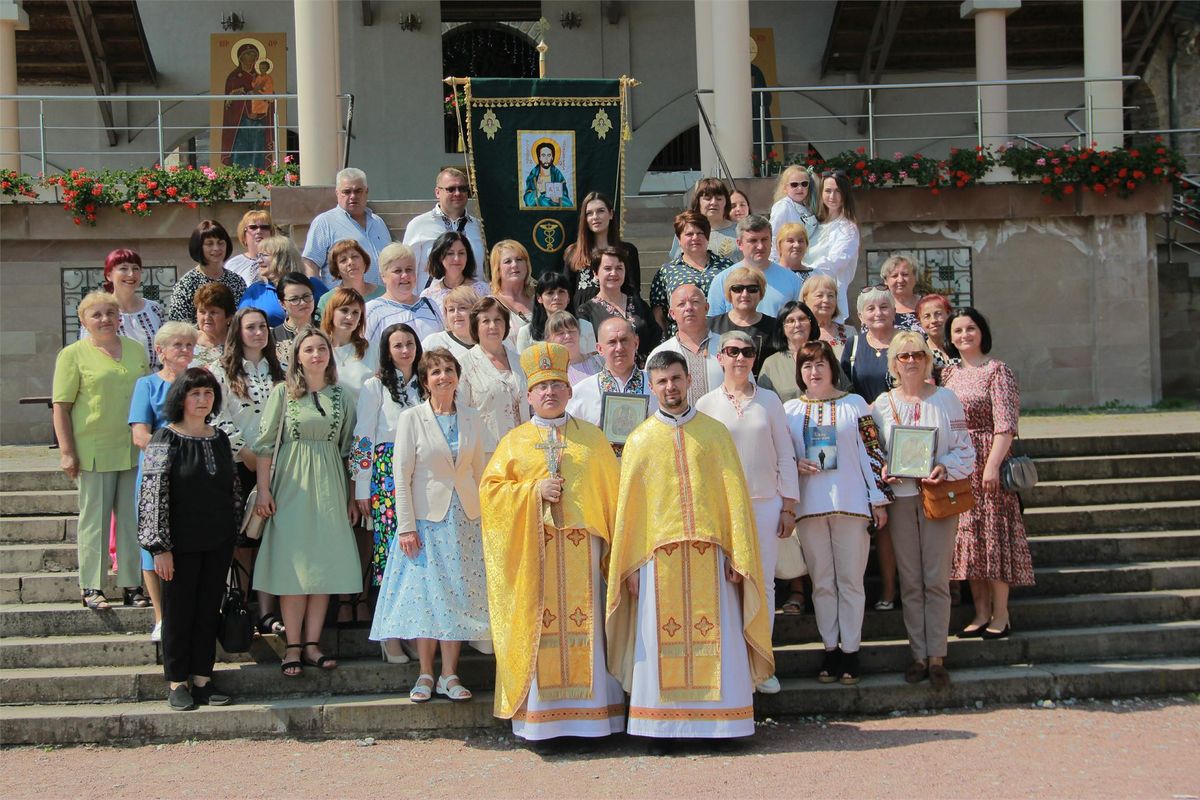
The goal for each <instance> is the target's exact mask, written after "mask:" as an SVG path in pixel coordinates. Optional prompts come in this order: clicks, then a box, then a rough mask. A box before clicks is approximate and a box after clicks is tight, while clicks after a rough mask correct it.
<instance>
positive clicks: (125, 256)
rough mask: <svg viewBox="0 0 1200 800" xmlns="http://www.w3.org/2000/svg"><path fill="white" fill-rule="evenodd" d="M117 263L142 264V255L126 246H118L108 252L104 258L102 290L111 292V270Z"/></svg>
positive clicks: (139, 265)
mask: <svg viewBox="0 0 1200 800" xmlns="http://www.w3.org/2000/svg"><path fill="white" fill-rule="evenodd" d="M118 264H137V265H138V267H141V266H142V257H141V256H139V255H138V254H137V251H136V250H130V249H129V248H128V247H119V248H117V249H116V250H113V251H112V252H111V253H109V254H108V258H106V259H104V291H106V292H111V291H112V290H113V284H112V271H113V270H114V269H116V268H117V265H118Z"/></svg>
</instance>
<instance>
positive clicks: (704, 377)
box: [647, 280, 725, 406]
mask: <svg viewBox="0 0 1200 800" xmlns="http://www.w3.org/2000/svg"><path fill="white" fill-rule="evenodd" d="M714 283H715V280H714ZM668 313H669V314H670V315H671V319H673V320H675V324H676V326H678V328H679V330H678V332H676V334H675V335H674V336H672V337H671V338H670V339H667V340H666V341H665V342H663V343H662V344H660V345H659V346H658V347H656V348H654V351H653V352H651V353H650V357H651V358H653V357H654V354H655V353H659V352H662V351H664V350H670V351H672V352H674V353H679V354H680V355H681V356H683V360H684V361H686V362H687V367H688V369H687V371H688V374H689V375H690V376H691V378H692V381H691V385H690V386H689V387H688V404H689V405H692V406H694V405H696V401H697V400H699V399H700V398H701V397H703V396H704V395H706V394H708V393H709V391H711V390H712V389H715V388H717V387H718V386H720V385H721V382H722V381H723V380H724V379H725V373H724V372H722V371H721V365H720V364H719V363H717V342H719V341H720V337H719V336H717V334H715V333H713V332H712V331H710V330H709V329H708V317H707V316H706V315H707V314H708V301H707V300H705V299H704V292H702V291H700V287H699V286H696V285H695V284H694V283H685V284H682V285H680V286H679V287H678V288H676V289H675V291H673V292H671V307H670V309H668ZM647 361H649V359H647Z"/></svg>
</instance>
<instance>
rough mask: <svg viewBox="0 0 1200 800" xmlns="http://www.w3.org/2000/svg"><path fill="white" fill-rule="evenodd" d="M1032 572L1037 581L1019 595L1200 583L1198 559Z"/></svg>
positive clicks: (1140, 589) (1143, 589)
mask: <svg viewBox="0 0 1200 800" xmlns="http://www.w3.org/2000/svg"><path fill="white" fill-rule="evenodd" d="M1033 572H1034V577H1035V578H1036V580H1037V584H1036V585H1034V586H1023V587H1021V593H1022V594H1025V595H1043V596H1057V597H1064V596H1072V595H1078V594H1100V593H1103V592H1149V591H1154V590H1156V589H1193V588H1196V587H1198V586H1200V561H1146V562H1141V563H1133V564H1089V565H1087V566H1081V567H1035V568H1034V570H1033Z"/></svg>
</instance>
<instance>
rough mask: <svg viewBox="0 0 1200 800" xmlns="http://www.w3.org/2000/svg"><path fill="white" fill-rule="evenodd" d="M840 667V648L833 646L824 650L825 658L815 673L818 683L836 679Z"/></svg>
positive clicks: (830, 681)
mask: <svg viewBox="0 0 1200 800" xmlns="http://www.w3.org/2000/svg"><path fill="white" fill-rule="evenodd" d="M841 667H842V650H841V648H840V647H835V648H833V649H832V650H826V651H825V660H824V661H822V662H821V670H820V672H818V673H817V681H818V682H820V683H833V682H834V681H836V680H837V679H838V674H839V673H840V672H841Z"/></svg>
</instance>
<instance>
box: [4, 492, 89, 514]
mask: <svg viewBox="0 0 1200 800" xmlns="http://www.w3.org/2000/svg"><path fill="white" fill-rule="evenodd" d="M78 513H79V493H78V492H76V491H73V490H70V491H67V490H61V489H58V490H51V491H23V492H0V516H4V517H20V516H47V515H54V514H78Z"/></svg>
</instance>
